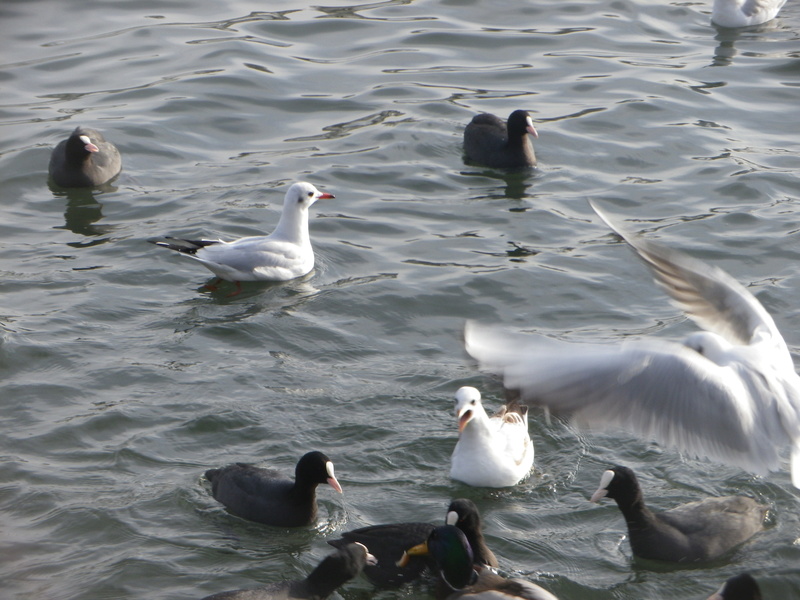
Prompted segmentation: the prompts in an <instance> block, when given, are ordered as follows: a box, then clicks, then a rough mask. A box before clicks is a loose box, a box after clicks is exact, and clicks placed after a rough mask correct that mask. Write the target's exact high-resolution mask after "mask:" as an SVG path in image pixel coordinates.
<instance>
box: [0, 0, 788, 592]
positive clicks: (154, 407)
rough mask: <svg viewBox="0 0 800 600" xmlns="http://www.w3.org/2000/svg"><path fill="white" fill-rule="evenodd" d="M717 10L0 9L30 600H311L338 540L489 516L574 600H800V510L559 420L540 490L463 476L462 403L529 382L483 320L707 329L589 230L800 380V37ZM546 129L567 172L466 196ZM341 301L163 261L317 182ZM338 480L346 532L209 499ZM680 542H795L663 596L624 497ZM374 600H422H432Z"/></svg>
mask: <svg viewBox="0 0 800 600" xmlns="http://www.w3.org/2000/svg"><path fill="white" fill-rule="evenodd" d="M710 4H711V2H710V0H708V1H693V2H683V1H672V2H660V3H655V2H646V1H644V0H638V1H634V0H617V1H613V2H607V3H606V2H603V3H600V2H587V1H581V0H550V1H545V2H536V3H532V2H521V1H519V0H497V1H492V2H487V1H483V2H479V1H476V0H459V1H456V0H440V1H433V0H418V1H412V0H387V1H377V2H371V3H364V4H357V5H353V4H346V3H344V2H338V1H337V0H332V1H331V2H330V3H328V5H325V6H319V5H312V4H307V3H305V2H304V1H303V0H296V1H295V2H280V3H269V2H267V3H265V2H259V3H256V2H246V1H244V0H231V1H221V2H203V3H199V2H193V3H190V2H156V1H154V0H145V1H140V2H131V1H129V2H111V1H98V2H92V3H86V2H82V1H80V0H58V1H55V0H24V1H21V0H18V1H6V2H4V3H3V4H2V5H0V22H2V30H3V41H2V42H0V44H1V45H2V48H3V53H2V56H3V58H2V61H3V63H4V64H3V67H2V69H0V73H1V75H0V76H1V77H2V89H3V91H2V112H0V125H1V126H2V132H3V135H2V136H1V137H0V169H2V171H1V172H2V177H3V186H2V192H1V193H2V218H0V234H1V235H2V245H3V252H2V255H1V257H0V269H2V278H1V279H0V286H1V287H2V294H1V295H2V321H1V322H2V328H0V335H2V338H0V340H1V344H0V370H1V371H2V380H3V393H2V403H3V435H2V437H0V453H1V454H2V462H0V481H2V485H0V511H2V512H0V519H1V520H2V535H1V536H0V544H2V545H1V546H0V547H1V548H2V551H1V553H0V557H2V560H0V579H2V581H3V592H2V593H0V595H2V596H3V597H4V598H25V599H31V598H36V599H82V600H96V599H112V598H113V599H128V598H129V599H135V598H174V599H184V598H185V599H192V598H200V597H202V596H204V595H207V594H211V593H213V592H217V591H221V590H227V589H235V588H244V587H255V586H258V585H259V584H262V583H267V582H271V581H276V580H280V579H284V578H295V577H303V576H305V574H306V573H308V571H309V570H310V569H311V568H312V567H313V566H315V565H316V564H317V563H318V562H319V560H320V559H321V558H322V557H323V556H325V555H326V554H328V552H329V551H330V547H329V546H328V545H327V544H326V542H325V540H326V539H327V538H330V537H333V536H335V535H337V533H339V532H341V531H344V530H347V529H352V528H355V527H359V526H363V525H367V524H375V523H384V522H392V521H409V520H423V521H431V522H437V523H438V522H441V521H442V520H443V518H444V511H445V508H446V506H447V504H448V503H449V500H450V499H451V498H453V497H459V496H466V497H469V498H472V499H473V500H474V501H475V502H476V503H477V504H478V506H479V507H480V509H481V510H482V513H483V515H484V519H485V521H486V525H485V529H486V534H487V539H488V542H489V545H490V546H491V547H492V548H493V549H494V551H495V552H496V553H497V555H498V557H499V558H500V561H501V563H502V565H503V571H504V572H505V573H507V574H513V575H517V576H521V577H525V578H527V579H530V580H531V581H534V582H537V583H539V584H541V585H543V586H544V587H546V588H548V589H550V590H551V591H552V592H554V593H555V594H557V595H559V596H560V597H561V598H562V600H571V599H578V598H580V599H581V600H612V599H614V600H619V599H637V600H638V599H642V598H652V599H661V598H670V599H671V600H695V599H698V598H706V597H707V596H708V595H709V594H710V593H711V592H712V591H713V590H714V589H716V587H717V586H718V585H719V584H720V583H721V582H722V581H724V580H725V579H726V578H727V577H729V576H731V575H733V574H736V573H738V572H740V571H743V570H750V571H752V572H753V573H754V574H755V575H756V576H757V578H758V579H759V581H760V583H761V585H762V589H763V591H764V593H765V596H764V597H765V598H768V599H772V600H776V599H778V600H786V599H788V598H800V592H798V589H800V494H798V490H796V489H794V488H792V487H791V484H790V481H789V476H788V473H787V472H786V470H783V471H781V472H778V473H774V474H771V475H770V476H769V477H766V478H763V479H760V478H756V477H753V476H751V475H749V474H747V473H745V472H743V471H741V470H739V469H737V468H733V467H727V466H723V465H718V464H714V463H711V462H707V461H700V460H694V459H691V458H690V457H683V456H681V455H679V454H677V453H675V452H672V451H669V450H664V449H662V448H660V447H658V446H656V445H654V444H651V443H648V442H647V441H641V440H637V439H635V438H632V437H630V436H628V435H625V434H623V433H619V432H611V433H605V434H595V433H591V432H589V433H587V432H577V431H575V430H574V429H572V428H571V427H569V426H568V425H567V424H565V423H564V422H562V421H560V420H558V419H554V420H552V422H551V423H549V424H548V423H547V421H546V419H545V417H544V415H543V413H542V412H541V411H539V410H534V411H531V424H530V431H531V435H532V437H533V440H534V444H535V447H536V461H535V472H534V473H533V474H532V475H531V477H530V478H529V479H528V480H526V481H525V482H524V483H522V484H520V485H518V486H516V487H514V488H510V489H504V490H499V491H497V490H486V489H479V488H469V487H467V486H463V485H460V484H458V483H456V482H454V481H452V480H450V479H449V477H448V472H449V456H450V453H451V452H452V449H453V446H454V444H455V441H456V436H457V433H456V422H455V419H454V417H453V415H452V398H453V394H454V392H455V390H456V389H457V388H458V387H460V386H461V385H474V386H476V387H478V388H479V389H481V390H482V391H483V393H484V396H485V404H486V405H487V407H488V409H489V410H493V409H495V408H496V407H497V406H498V405H499V403H500V401H501V398H502V389H501V386H500V385H499V383H498V382H497V381H496V380H495V379H492V378H491V377H489V376H488V375H487V374H485V373H482V372H480V371H479V370H477V369H476V367H475V365H474V363H473V362H472V361H471V360H470V359H469V358H468V357H467V356H466V355H465V353H464V351H463V343H462V330H463V325H464V322H465V320H466V319H479V320H481V321H484V322H493V323H502V324H504V325H506V326H508V327H511V328H516V329H526V330H530V331H538V332H541V333H545V334H548V335H554V336H558V337H560V338H563V339H571V340H581V339H590V340H594V341H604V342H609V343H614V342H615V341H618V340H619V339H621V338H623V337H628V336H638V335H656V336H664V337H668V338H673V339H678V338H680V337H681V336H684V335H685V334H687V333H688V332H690V331H692V330H694V325H693V324H692V323H690V322H688V321H687V320H686V319H685V318H684V317H683V316H682V315H681V313H680V312H679V311H678V310H677V309H675V308H674V307H672V306H671V305H670V304H669V303H668V301H667V300H666V298H665V296H664V294H663V293H662V292H661V291H660V290H659V289H658V288H657V287H656V286H655V285H654V284H653V282H652V279H651V277H650V274H649V273H648V272H647V270H646V269H645V267H644V266H642V265H641V264H640V263H639V262H638V261H637V259H636V258H635V256H634V255H633V253H632V252H630V251H629V250H628V249H627V248H625V247H624V246H623V245H622V244H620V243H618V242H617V240H616V239H615V238H614V237H613V236H611V235H609V231H608V229H607V228H606V227H605V226H604V225H603V224H602V223H600V221H599V219H597V218H596V217H595V216H594V215H593V213H592V211H591V209H590V207H589V206H588V203H587V199H590V198H593V199H596V200H598V201H599V202H602V203H603V204H604V206H606V207H607V210H608V211H609V212H610V213H612V214H614V215H617V216H618V217H619V218H622V219H628V225H629V227H630V228H632V229H635V230H638V231H644V232H645V235H647V236H648V237H653V238H658V239H660V240H661V241H662V242H663V243H665V244H668V245H670V246H674V247H677V248H682V249H684V250H686V251H687V252H689V253H691V254H692V255H694V256H698V257H700V258H702V259H704V260H707V261H708V262H711V263H713V264H715V265H718V266H719V267H721V268H723V269H724V270H726V271H727V272H729V273H731V274H732V275H733V276H734V277H735V278H736V279H738V280H739V281H741V282H743V283H744V284H745V285H747V286H749V288H750V290H751V291H752V292H753V293H754V294H755V295H756V296H757V297H758V298H759V300H760V301H761V302H762V303H763V304H764V305H765V306H766V307H767V309H768V310H769V311H770V312H771V313H772V314H773V315H775V319H776V322H777V324H778V326H779V328H780V329H781V331H782V332H783V333H784V335H785V338H786V340H787V343H788V344H789V347H790V348H791V349H792V350H793V352H795V353H797V351H798V349H800V311H798V308H800V301H798V296H799V295H798V290H800V268H798V264H800V263H798V260H799V259H800V237H798V232H800V179H798V172H800V171H799V169H800V158H798V151H799V150H800V143H798V140H800V135H798V134H799V129H800V127H798V123H799V122H800V121H798V117H797V113H798V106H799V105H800V54H799V53H798V50H800V35H798V31H800V3H798V2H795V1H790V2H789V3H788V5H787V6H786V7H785V8H784V10H783V12H782V14H781V16H780V18H778V19H777V20H775V21H773V22H771V23H769V24H766V25H764V26H761V27H757V28H752V29H743V30H725V29H718V28H716V27H714V26H712V25H710V23H709V13H710ZM517 108H525V109H528V110H530V111H531V114H532V115H533V117H534V121H535V123H536V126H537V128H538V130H539V133H540V137H539V139H538V140H537V141H536V143H535V145H536V149H537V150H536V151H537V155H538V158H539V161H540V166H539V168H538V169H536V170H532V171H523V172H515V173H507V172H502V171H497V170H491V169H482V168H479V167H474V166H467V165H465V163H464V161H463V157H462V153H461V136H462V131H463V127H464V125H465V124H466V123H467V122H468V121H469V120H470V118H471V117H472V115H474V114H475V113H477V112H480V111H488V112H494V113H497V114H500V115H502V116H503V117H505V116H506V115H508V114H509V113H510V112H511V111H512V110H514V109H517ZM79 124H80V125H86V126H91V127H95V128H97V129H100V130H101V131H103V132H105V134H106V137H107V138H108V139H110V140H112V141H113V142H115V143H116V144H117V146H118V147H119V148H120V150H121V152H122V154H123V157H124V168H123V172H122V174H121V175H120V177H119V178H118V179H117V180H116V181H115V182H114V183H113V185H111V186H108V187H106V188H105V189H102V190H73V191H70V192H68V193H67V192H65V191H64V190H51V189H50V188H49V187H48V185H47V173H46V170H47V161H48V157H49V153H50V151H51V149H52V147H53V146H55V144H56V143H57V142H58V141H59V140H61V139H63V138H64V137H66V135H67V134H68V133H69V132H70V131H71V130H72V129H73V128H74V127H75V126H77V125H79ZM301 179H305V180H309V181H311V182H313V183H314V184H315V185H317V186H318V187H320V188H324V189H325V190H326V191H330V192H333V193H335V194H336V199H335V200H329V201H320V202H319V203H317V204H316V205H315V206H314V207H313V208H312V210H311V217H312V218H311V224H310V227H311V235H312V239H313V241H314V245H315V250H316V254H317V269H316V271H315V272H314V274H313V275H312V276H311V277H309V278H307V279H305V280H299V281H293V282H289V283H285V284H253V283H251V284H246V285H245V286H244V292H243V293H242V294H240V295H239V296H236V297H228V296H227V293H228V292H229V291H231V289H232V288H230V287H228V288H223V289H222V290H221V291H220V292H218V293H211V292H208V291H206V290H204V289H203V285H204V284H205V283H206V282H207V281H208V280H209V275H210V274H209V273H208V272H207V271H206V270H205V269H203V268H202V267H201V266H199V265H196V264H194V263H192V262H191V261H188V260H185V259H183V258H181V257H179V256H177V255H175V254H174V253H170V252H168V251H166V250H163V249H159V248H156V247H154V246H152V245H151V244H148V243H146V240H147V239H148V238H151V237H154V236H159V235H164V234H170V235H178V236H221V237H223V238H225V239H230V238H234V237H238V236H243V235H250V234H259V233H261V232H266V231H269V230H271V229H272V227H273V226H274V224H275V222H276V221H277V218H278V215H279V212H280V207H281V202H282V199H283V194H284V192H285V190H286V188H287V186H288V185H289V184H290V183H291V182H292V181H296V180H301ZM312 449H319V450H323V451H325V452H326V453H327V454H328V455H329V456H330V457H331V458H332V459H333V461H334V463H335V465H336V472H337V476H338V477H339V480H340V482H341V483H342V485H343V487H344V490H345V493H344V495H343V496H339V495H338V494H335V493H334V492H333V491H332V490H331V489H329V488H328V487H327V486H324V488H325V489H322V488H321V489H320V491H319V498H320V505H321V508H320V521H319V524H318V526H317V527H315V528H310V529H300V530H291V531H287V530H281V529H274V528H269V527H266V526H261V525H258V524H254V523H248V522H244V521H241V520H238V519H236V518H234V517H232V516H230V515H228V514H227V513H225V511H224V510H223V509H222V508H221V507H220V505H218V504H217V503H216V502H215V501H214V500H213V499H212V498H211V497H210V495H209V493H208V491H207V489H206V488H205V487H204V486H203V485H202V482H201V480H200V478H201V475H202V473H203V472H204V470H205V469H207V468H209V467H215V466H220V465H224V464H226V463H229V462H232V461H242V460H244V461H250V462H255V463H257V464H260V465H267V464H270V465H275V466H278V467H280V468H282V469H285V470H286V471H287V472H291V470H292V469H293V466H294V464H295V462H296V460H297V458H298V457H299V456H300V455H302V454H303V453H304V452H306V451H308V450H312ZM615 463H623V464H626V465H628V466H631V467H632V468H633V469H634V470H636V471H637V473H638V474H639V476H640V479H641V480H642V483H643V486H644V488H645V494H646V497H647V498H648V500H649V502H650V504H651V505H652V506H654V507H656V508H667V507H671V506H674V505H676V504H678V503H681V502H685V501H688V500H693V499H699V498H703V497H706V496H708V495H720V494H731V493H743V494H747V495H751V496H754V497H756V498H758V499H759V500H761V501H763V502H766V503H768V504H769V505H770V507H771V509H772V510H771V517H770V523H769V527H768V529H767V531H765V532H764V533H762V534H760V535H758V536H757V537H756V538H754V539H753V540H752V541H751V542H750V543H748V544H746V545H745V546H743V547H742V548H740V549H739V550H737V551H736V552H734V553H733V554H732V555H730V556H728V557H726V558H725V559H724V560H720V561H718V562H716V563H714V564H711V565H703V566H701V567H699V568H694V569H679V568H671V567H664V568H653V567H652V565H642V564H639V563H636V562H633V561H632V559H631V555H630V549H629V546H628V544H627V540H626V539H624V537H623V534H624V523H623V521H622V517H621V515H620V513H619V511H618V510H617V508H616V506H615V505H614V504H613V503H612V502H606V503H603V504H602V505H601V506H596V505H593V504H590V503H589V502H587V498H588V497H589V495H591V493H592V492H593V491H594V490H595V489H596V487H597V484H598V482H599V478H600V475H601V473H602V471H603V470H604V469H605V468H607V466H609V465H611V464H615ZM340 593H341V596H342V597H344V598H346V599H347V598H350V599H355V598H358V599H366V598H370V597H376V598H379V599H381V600H391V599H399V598H406V597H412V596H414V597H426V596H427V594H428V592H427V591H426V589H425V588H424V587H412V588H410V589H404V590H398V591H383V592H379V593H376V594H374V593H373V591H372V589H371V586H370V585H369V584H368V583H367V582H366V581H365V580H364V579H361V578H360V579H356V580H355V581H353V582H351V583H350V584H348V585H346V586H345V587H343V588H342V589H341V590H340Z"/></svg>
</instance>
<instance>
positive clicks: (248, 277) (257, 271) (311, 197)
mask: <svg viewBox="0 0 800 600" xmlns="http://www.w3.org/2000/svg"><path fill="white" fill-rule="evenodd" d="M323 198H334V195H333V194H329V193H327V192H320V191H319V190H318V189H317V188H315V187H314V186H313V185H311V184H310V183H307V182H305V181H300V182H298V183H295V184H293V185H292V186H291V187H290V188H289V189H288V191H287V192H286V196H285V198H284V200H283V210H282V212H281V218H280V220H279V221H278V225H277V227H276V228H275V231H273V232H272V233H271V234H269V235H256V236H249V237H244V238H240V239H238V240H234V241H232V242H223V241H222V240H186V239H177V238H171V237H167V238H164V239H165V240H166V241H159V240H149V241H150V242H151V243H153V244H155V245H156V246H162V247H164V248H169V249H170V250H175V251H176V252H180V253H181V254H182V255H184V256H188V257H189V258H192V259H194V260H196V261H198V262H199V263H200V264H201V265H203V266H204V267H206V268H207V269H208V270H209V271H211V272H212V273H214V274H215V275H216V276H217V277H218V278H219V279H224V280H225V281H232V282H233V283H235V284H236V287H237V291H236V292H234V294H232V295H235V294H237V293H239V291H241V282H242V281H288V280H290V279H295V278H297V277H302V276H303V275H307V274H308V273H310V272H311V270H312V269H313V268H314V249H313V248H312V247H311V238H310V237H309V234H308V209H309V207H311V205H312V204H314V203H315V202H316V201H317V200H320V199H323ZM206 287H208V288H209V289H212V290H213V289H215V287H214V285H213V284H212V285H207V286H206Z"/></svg>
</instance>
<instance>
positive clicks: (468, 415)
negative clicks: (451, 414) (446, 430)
mask: <svg viewBox="0 0 800 600" xmlns="http://www.w3.org/2000/svg"><path fill="white" fill-rule="evenodd" d="M471 420H472V411H471V410H466V411H464V412H463V413H462V414H461V415H459V417H458V433H461V432H462V431H463V430H464V427H466V426H467V423H469V422H470V421H471Z"/></svg>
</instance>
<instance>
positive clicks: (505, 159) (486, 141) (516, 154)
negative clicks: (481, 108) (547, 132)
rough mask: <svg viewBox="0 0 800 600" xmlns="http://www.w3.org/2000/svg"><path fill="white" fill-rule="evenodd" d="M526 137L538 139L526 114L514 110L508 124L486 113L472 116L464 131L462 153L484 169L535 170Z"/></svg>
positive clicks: (531, 146)
mask: <svg viewBox="0 0 800 600" xmlns="http://www.w3.org/2000/svg"><path fill="white" fill-rule="evenodd" d="M528 134H531V135H532V136H533V137H539V134H538V133H537V132H536V128H535V127H534V126H533V121H532V120H531V116H530V115H529V114H528V111H525V110H515V111H514V112H512V113H511V115H510V116H509V117H508V123H506V122H505V121H503V119H501V118H500V117H498V116H496V115H492V114H489V113H482V114H479V115H475V116H474V117H473V118H472V121H471V122H470V123H469V124H468V125H467V127H466V128H465V129H464V153H465V154H466V156H467V159H469V160H470V161H472V162H475V163H478V164H481V165H484V166H487V167H500V168H513V167H535V166H536V154H535V153H534V151H533V144H532V143H531V139H530V138H529V137H528Z"/></svg>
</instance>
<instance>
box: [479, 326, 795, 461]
mask: <svg viewBox="0 0 800 600" xmlns="http://www.w3.org/2000/svg"><path fill="white" fill-rule="evenodd" d="M464 335H465V342H466V344H465V345H466V350H467V352H468V353H469V354H470V355H471V356H472V357H473V358H475V359H476V360H477V361H478V362H479V363H480V365H481V367H482V368H485V369H487V370H489V371H492V372H494V373H497V374H499V375H501V376H502V377H503V381H504V385H505V386H506V387H507V388H509V389H513V390H519V392H520V395H521V397H522V399H523V401H525V402H526V403H527V404H536V405H539V406H544V407H547V408H549V409H550V410H552V411H554V412H558V413H565V414H568V415H570V416H572V417H573V419H574V420H575V421H576V422H577V424H583V425H591V426H593V427H598V428H605V427H612V426H613V427H619V428H622V429H625V430H627V431H629V432H631V433H633V434H635V435H638V436H641V437H644V438H646V439H653V440H655V441H657V442H659V443H661V444H664V445H666V446H671V447H674V448H678V449H680V450H682V451H685V452H687V453H690V454H693V455H696V456H705V457H708V458H713V459H716V460H719V461H721V462H724V463H728V464H733V465H737V466H740V467H742V468H744V469H747V470H749V471H752V472H755V473H758V474H766V472H767V471H769V470H776V469H777V468H778V467H779V456H778V450H777V448H778V447H779V445H778V444H783V443H785V442H786V441H787V435H786V432H785V431H784V429H783V428H782V427H781V422H780V416H779V414H778V411H777V409H776V405H775V400H774V398H773V396H772V392H771V390H770V389H768V385H769V382H765V381H764V380H763V378H762V377H761V376H760V375H758V374H755V375H753V374H750V373H748V372H742V369H745V368H746V367H742V366H741V365H733V366H725V367H720V366H718V365H716V364H714V363H713V362H711V361H710V360H708V359H706V358H705V357H703V356H701V355H700V354H698V353H697V352H695V351H694V350H691V349H689V348H687V347H685V346H683V345H682V344H676V343H673V342H668V341H662V340H654V341H652V342H633V341H632V342H628V343H625V344H622V345H621V346H612V345H604V344H572V343H566V342H560V341H557V340H553V339H549V338H544V337H542V336H535V335H523V334H515V333H509V332H506V331H502V330H497V329H495V328H492V327H486V326H483V325H479V324H477V323H474V322H468V323H467V326H466V329H465V332H464Z"/></svg>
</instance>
